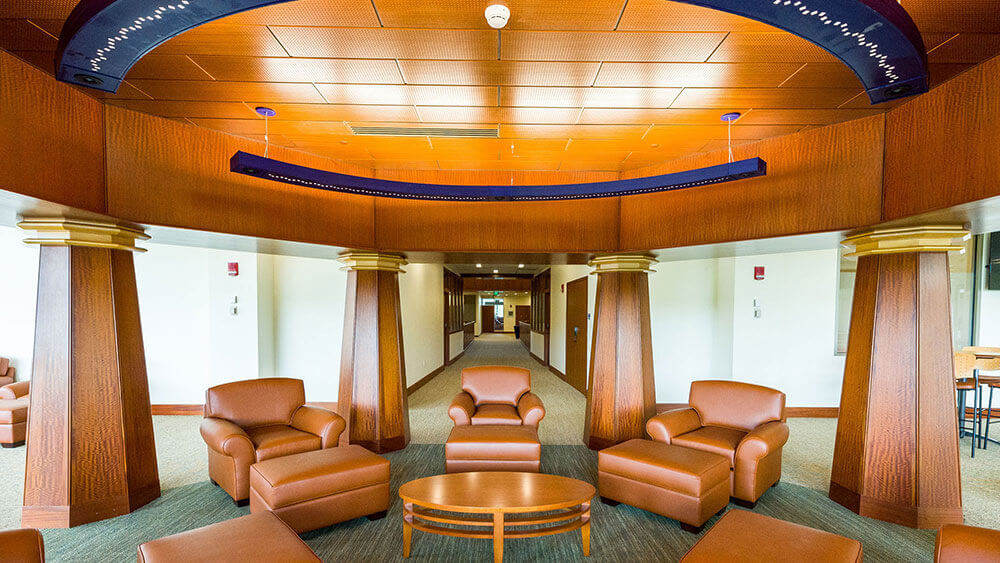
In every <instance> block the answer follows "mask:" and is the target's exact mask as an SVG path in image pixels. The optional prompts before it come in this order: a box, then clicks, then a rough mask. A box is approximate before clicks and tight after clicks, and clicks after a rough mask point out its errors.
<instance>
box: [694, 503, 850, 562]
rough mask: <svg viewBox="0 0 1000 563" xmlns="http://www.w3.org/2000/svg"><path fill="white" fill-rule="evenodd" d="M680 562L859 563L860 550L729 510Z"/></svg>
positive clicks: (788, 524) (798, 528)
mask: <svg viewBox="0 0 1000 563" xmlns="http://www.w3.org/2000/svg"><path fill="white" fill-rule="evenodd" d="M681 561H682V562H684V563H715V562H716V561H726V563H751V562H753V563H756V562H757V561H773V562H776V563H779V562H785V561H787V562H788V563H792V562H795V563H798V562H800V561H808V562H809V563H827V562H831V563H832V562H839V561H844V562H847V561H850V562H851V563H860V562H861V561H862V550H861V543H860V542H858V541H857V540H852V539H850V538H845V537H843V536H838V535H836V534H831V533H829V532H823V531H820V530H814V529H812V528H807V527H805V526H800V525H799V524H792V523H791V522H785V521H784V520H777V519H775V518H771V517H769V516H763V515H761V514H754V513H753V512H748V511H746V510H736V509H733V510H730V511H729V512H727V513H726V514H725V515H724V516H723V517H722V518H720V519H719V521H718V522H716V523H715V525H714V526H712V529H711V530H709V531H708V533H706V534H705V535H704V536H702V537H701V539H699V540H698V543H696V544H694V547H692V548H691V550H690V551H688V552H687V554H685V555H684V557H682V558H681Z"/></svg>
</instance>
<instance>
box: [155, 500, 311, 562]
mask: <svg viewBox="0 0 1000 563" xmlns="http://www.w3.org/2000/svg"><path fill="white" fill-rule="evenodd" d="M160 561H163V562H171V563H172V562H174V561H186V562H189V563H201V562H204V563H225V562H233V563H235V562H238V561H288V562H289V563H291V562H295V563H298V562H305V561H308V562H310V563H312V562H316V561H320V558H319V557H316V554H315V553H313V551H312V550H311V549H309V546H307V545H306V544H305V542H303V541H302V540H301V539H300V538H299V536H298V534H296V533H295V532H294V531H293V530H292V529H291V528H289V527H288V525H287V524H285V523H284V522H282V521H281V519H280V518H278V517H277V516H275V515H274V513H273V512H260V513H257V514H250V515H248V516H241V517H239V518H234V519H232V520H225V521H223V522H219V523H217V524H212V525H210V526H205V527H203V528H196V529H194V530H188V531H187V532H181V533H179V534H174V535H172V536H167V537H165V538H160V539H158V540H153V541H150V542H146V543H144V544H142V545H140V546H139V562H140V563H154V562H155V563H158V562H160Z"/></svg>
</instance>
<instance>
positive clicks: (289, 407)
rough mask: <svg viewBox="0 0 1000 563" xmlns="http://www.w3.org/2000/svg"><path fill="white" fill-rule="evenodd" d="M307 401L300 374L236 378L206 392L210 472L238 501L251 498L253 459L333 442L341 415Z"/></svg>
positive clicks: (203, 433)
mask: <svg viewBox="0 0 1000 563" xmlns="http://www.w3.org/2000/svg"><path fill="white" fill-rule="evenodd" d="M305 402H306V398H305V388H304V387H303V385H302V381H301V380H299V379H286V378H264V379H251V380H247V381H236V382H233V383H226V384H223V385H217V386H215V387H212V388H210V389H209V390H208V391H206V392H205V419H204V420H202V422H201V437H202V438H204V440H205V444H207V445H208V475H209V477H210V478H211V479H212V482H213V483H215V484H217V485H219V486H220V487H222V489H223V490H225V491H226V492H227V493H229V496H231V497H233V501H235V502H236V504H237V505H239V506H245V505H246V504H247V503H248V502H249V499H250V466H251V465H252V464H254V463H256V462H258V461H264V460H265V459H271V458H275V457H281V456H286V455H292V454H297V453H302V452H309V451H313V450H319V449H325V448H333V447H335V446H336V445H337V442H338V441H339V440H340V433H341V432H343V431H344V426H345V423H344V419H343V418H341V417H340V415H338V414H336V413H334V412H332V411H329V410H326V409H322V408H319V407H311V406H306V405H305Z"/></svg>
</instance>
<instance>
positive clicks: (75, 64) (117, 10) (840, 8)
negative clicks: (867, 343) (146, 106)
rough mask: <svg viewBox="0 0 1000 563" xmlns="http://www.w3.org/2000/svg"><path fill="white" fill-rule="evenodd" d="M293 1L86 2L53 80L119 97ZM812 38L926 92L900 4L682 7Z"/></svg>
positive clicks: (884, 84) (66, 33)
mask: <svg viewBox="0 0 1000 563" xmlns="http://www.w3.org/2000/svg"><path fill="white" fill-rule="evenodd" d="M285 1H288V0H81V2H80V3H79V4H77V6H76V8H75V9H74V10H73V12H72V13H71V14H70V16H69V18H68V19H67V20H66V24H65V25H64V26H63V30H62V34H61V35H60V37H59V47H58V50H57V52H56V69H57V70H56V77H57V78H58V79H59V80H62V81H64V82H71V83H74V84H80V85H82V86H88V87H91V88H97V89H99V90H105V91H108V92H114V91H116V90H117V89H118V86H119V84H121V81H122V79H123V78H124V77H125V74H126V73H127V72H128V70H129V69H130V68H132V65H134V64H135V63H136V61H138V60H139V59H140V58H142V56H143V55H145V54H146V53H147V52H149V51H150V50H151V49H153V48H154V47H156V46H157V45H159V44H161V43H163V42H164V41H166V40H168V39H170V38H171V37H174V36H176V35H178V34H180V33H183V32H184V31H187V30H188V29H191V28H193V27H196V26H198V25H201V24H203V23H206V22H209V21H212V20H214V19H217V18H221V17H223V16H226V15H229V14H233V13H236V12H241V11H244V10H249V9H252V8H258V7H261V6H266V5H270V4H278V3H281V2H285ZM677 1H680V2H685V3H687V4H694V5H697V6H704V7H707V8H713V9H716V10H722V11H724V12H729V13H733V14H737V15H740V16H743V17H746V18H750V19H753V20H757V21H760V22H763V23H766V24H770V25H773V26H775V27H779V28H781V29H784V30H786V31H788V32H791V33H794V34H795V35H798V36H800V37H803V38H805V39H808V40H809V41H812V42H813V43H815V44H817V45H819V46H820V47H823V48H824V49H826V50H827V51H829V52H831V53H833V54H834V55H835V56H837V57H838V58H840V60H841V61H843V62H844V64H846V65H847V66H849V67H850V68H851V69H852V70H854V72H855V74H857V75H858V78H860V79H861V82H862V83H863V84H864V85H865V89H866V90H867V92H868V97H869V98H870V99H871V101H872V103H879V102H884V101H886V100H890V99H894V98H901V97H904V96H911V95H913V94H919V93H921V92H926V91H927V52H926V50H925V48H924V44H923V41H922V39H921V38H920V32H919V31H918V30H917V26H916V25H915V24H914V23H913V20H912V19H911V18H910V16H909V14H907V13H906V10H904V9H903V8H902V7H901V6H900V5H899V3H898V2H896V0H677Z"/></svg>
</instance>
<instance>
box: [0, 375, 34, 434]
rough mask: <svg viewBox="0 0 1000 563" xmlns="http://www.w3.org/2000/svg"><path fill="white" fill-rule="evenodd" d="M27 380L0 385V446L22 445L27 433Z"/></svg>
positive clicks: (28, 385) (29, 383)
mask: <svg viewBox="0 0 1000 563" xmlns="http://www.w3.org/2000/svg"><path fill="white" fill-rule="evenodd" d="M30 386H31V382H29V381H18V382H17V383H10V384H8V385H4V386H3V387H0V446H3V447H5V448H16V447H18V446H22V445H24V440H25V438H27V434H28V400H29V399H28V391H29V388H30Z"/></svg>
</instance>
